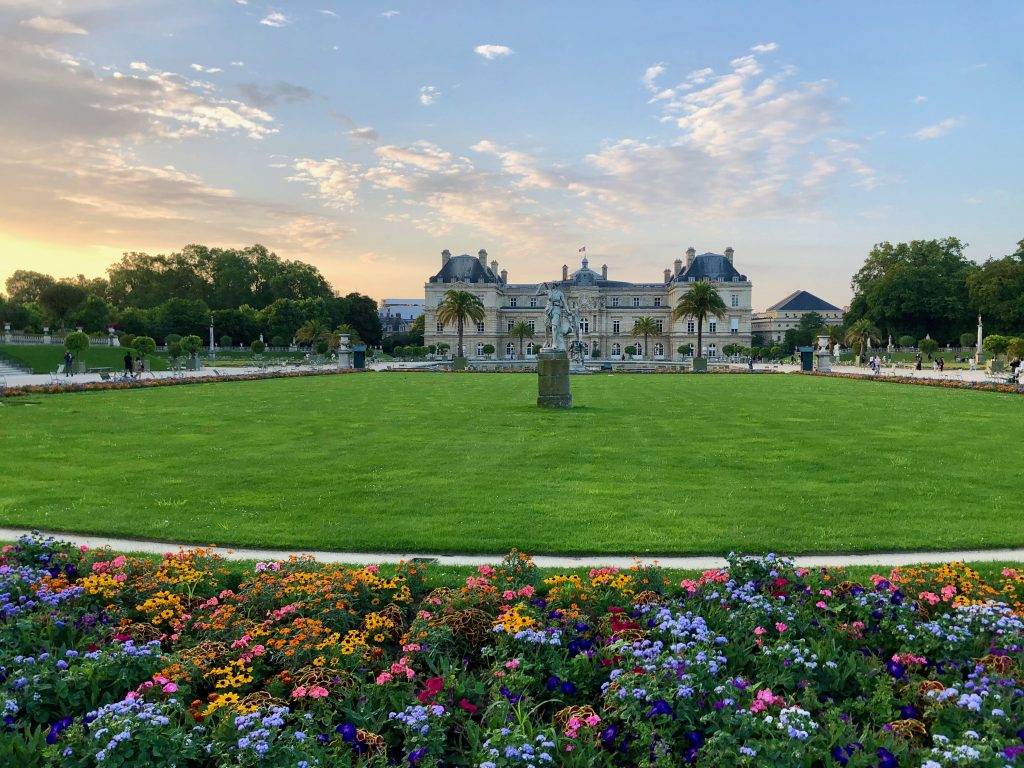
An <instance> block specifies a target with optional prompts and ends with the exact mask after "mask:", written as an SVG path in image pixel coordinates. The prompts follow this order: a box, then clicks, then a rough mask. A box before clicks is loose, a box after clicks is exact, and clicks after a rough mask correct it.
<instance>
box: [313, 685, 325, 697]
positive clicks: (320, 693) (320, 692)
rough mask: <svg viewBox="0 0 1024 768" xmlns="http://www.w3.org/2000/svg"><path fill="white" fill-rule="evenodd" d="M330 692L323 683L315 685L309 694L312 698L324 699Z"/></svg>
mask: <svg viewBox="0 0 1024 768" xmlns="http://www.w3.org/2000/svg"><path fill="white" fill-rule="evenodd" d="M328 694H329V692H328V690H327V689H326V688H324V687H323V686H322V685H314V686H312V687H311V688H310V689H309V696H310V698H312V699H323V698H326V697H327V696H328Z"/></svg>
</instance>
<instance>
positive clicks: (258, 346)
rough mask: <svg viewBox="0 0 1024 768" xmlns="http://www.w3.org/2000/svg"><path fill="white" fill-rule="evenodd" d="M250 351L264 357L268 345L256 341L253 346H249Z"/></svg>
mask: <svg viewBox="0 0 1024 768" xmlns="http://www.w3.org/2000/svg"><path fill="white" fill-rule="evenodd" d="M249 349H251V350H252V353H253V354H254V355H262V354H263V353H264V351H266V349H267V345H266V344H264V343H263V342H262V341H260V340H259V339H256V341H254V342H253V343H252V344H250V345H249Z"/></svg>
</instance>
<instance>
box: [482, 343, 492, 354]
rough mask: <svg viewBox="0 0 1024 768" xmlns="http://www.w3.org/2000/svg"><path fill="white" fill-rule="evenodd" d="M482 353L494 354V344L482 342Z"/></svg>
mask: <svg viewBox="0 0 1024 768" xmlns="http://www.w3.org/2000/svg"><path fill="white" fill-rule="evenodd" d="M484 354H485V355H493V354H494V345H493V344H484Z"/></svg>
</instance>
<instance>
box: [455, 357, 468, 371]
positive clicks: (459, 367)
mask: <svg viewBox="0 0 1024 768" xmlns="http://www.w3.org/2000/svg"><path fill="white" fill-rule="evenodd" d="M452 370H453V371H464V370H466V358H464V357H453V358H452Z"/></svg>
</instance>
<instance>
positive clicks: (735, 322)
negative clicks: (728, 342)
mask: <svg viewBox="0 0 1024 768" xmlns="http://www.w3.org/2000/svg"><path fill="white" fill-rule="evenodd" d="M729 333H730V335H732V336H739V333H740V319H739V318H738V317H730V318H729Z"/></svg>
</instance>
